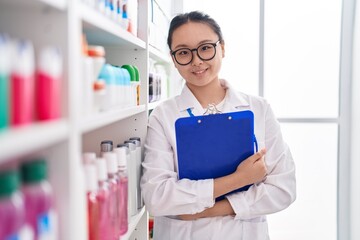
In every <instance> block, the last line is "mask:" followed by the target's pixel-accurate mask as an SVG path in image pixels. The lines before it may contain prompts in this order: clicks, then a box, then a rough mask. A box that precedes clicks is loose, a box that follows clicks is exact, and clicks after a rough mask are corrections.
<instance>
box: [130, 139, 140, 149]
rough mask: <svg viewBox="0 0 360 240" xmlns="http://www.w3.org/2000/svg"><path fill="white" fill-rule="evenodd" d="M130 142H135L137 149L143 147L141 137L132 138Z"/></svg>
mask: <svg viewBox="0 0 360 240" xmlns="http://www.w3.org/2000/svg"><path fill="white" fill-rule="evenodd" d="M129 140H132V141H135V144H136V146H137V147H141V140H140V138H139V137H131V138H129Z"/></svg>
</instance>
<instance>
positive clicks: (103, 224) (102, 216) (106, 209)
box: [95, 158, 114, 240]
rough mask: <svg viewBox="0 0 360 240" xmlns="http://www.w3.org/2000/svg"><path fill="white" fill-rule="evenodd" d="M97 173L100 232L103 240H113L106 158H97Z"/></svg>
mask: <svg viewBox="0 0 360 240" xmlns="http://www.w3.org/2000/svg"><path fill="white" fill-rule="evenodd" d="M95 165H96V172H97V176H98V188H99V189H98V194H97V200H98V203H99V232H100V234H101V240H113V239H114V238H113V236H114V235H113V232H112V227H111V224H110V210H111V209H110V206H111V205H110V198H111V195H110V188H109V182H108V181H107V173H106V162H105V158H96V161H95Z"/></svg>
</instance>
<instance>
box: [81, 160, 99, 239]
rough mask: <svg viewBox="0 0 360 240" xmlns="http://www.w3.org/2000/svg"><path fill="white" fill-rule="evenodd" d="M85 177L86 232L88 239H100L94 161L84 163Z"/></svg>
mask: <svg viewBox="0 0 360 240" xmlns="http://www.w3.org/2000/svg"><path fill="white" fill-rule="evenodd" d="M84 170H85V177H86V197H87V204H88V233H89V238H88V239H89V240H100V235H99V234H100V231H99V223H100V221H99V220H100V219H99V207H100V206H99V201H98V199H97V194H98V181H97V173H96V166H95V163H87V164H85V165H84Z"/></svg>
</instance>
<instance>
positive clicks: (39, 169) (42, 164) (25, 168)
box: [20, 158, 47, 184]
mask: <svg viewBox="0 0 360 240" xmlns="http://www.w3.org/2000/svg"><path fill="white" fill-rule="evenodd" d="M20 170H21V179H22V181H23V183H24V184H27V183H36V182H40V181H43V180H45V179H46V178H47V164H46V161H45V159H42V158H40V159H36V160H32V161H29V162H24V163H23V164H22V165H21V167H20Z"/></svg>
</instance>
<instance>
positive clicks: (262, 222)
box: [242, 217, 270, 240]
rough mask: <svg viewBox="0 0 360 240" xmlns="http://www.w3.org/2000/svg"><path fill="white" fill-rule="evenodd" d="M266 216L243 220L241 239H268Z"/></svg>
mask: <svg viewBox="0 0 360 240" xmlns="http://www.w3.org/2000/svg"><path fill="white" fill-rule="evenodd" d="M269 239H270V238H269V232H268V225H267V221H266V218H264V217H258V218H253V219H249V220H244V221H243V237H242V240H269Z"/></svg>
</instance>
